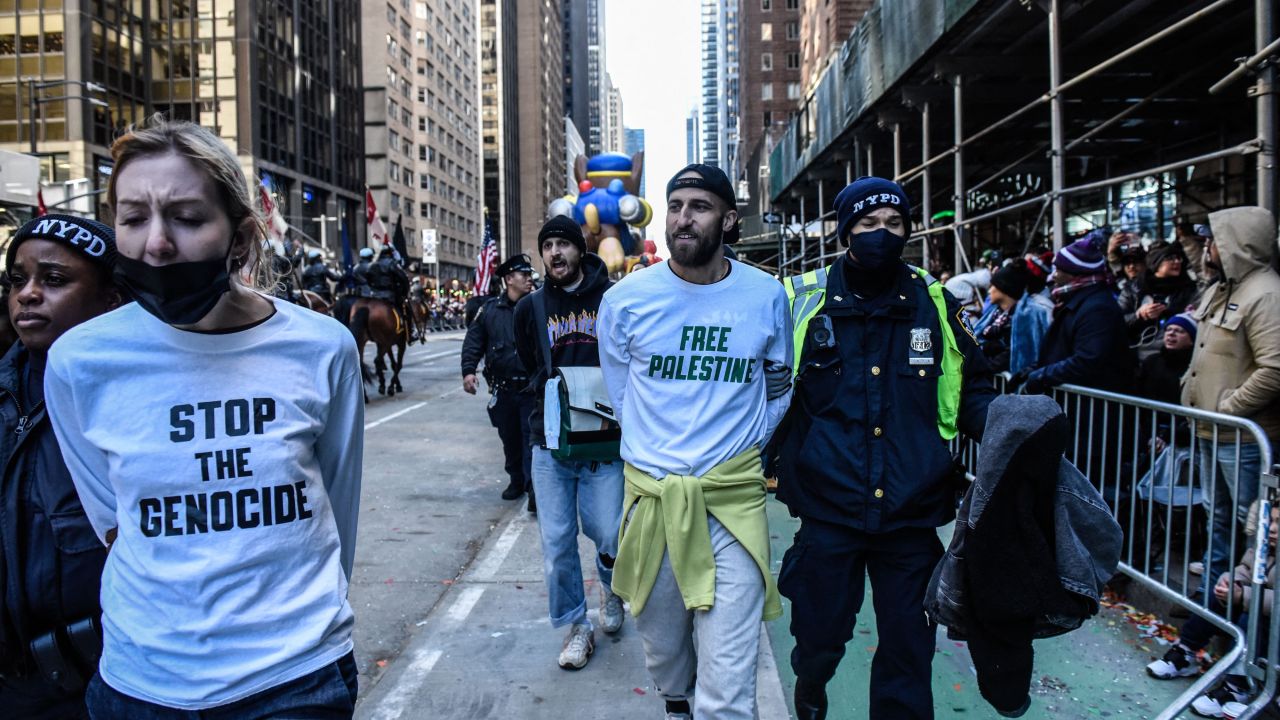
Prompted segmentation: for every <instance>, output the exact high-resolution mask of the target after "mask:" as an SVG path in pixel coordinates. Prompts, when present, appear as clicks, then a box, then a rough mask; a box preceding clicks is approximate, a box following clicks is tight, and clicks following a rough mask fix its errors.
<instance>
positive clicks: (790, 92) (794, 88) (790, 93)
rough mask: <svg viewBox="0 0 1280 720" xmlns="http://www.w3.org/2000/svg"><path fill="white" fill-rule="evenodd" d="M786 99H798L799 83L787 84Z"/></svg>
mask: <svg viewBox="0 0 1280 720" xmlns="http://www.w3.org/2000/svg"><path fill="white" fill-rule="evenodd" d="M787 99H788V100H799V99H800V83H787Z"/></svg>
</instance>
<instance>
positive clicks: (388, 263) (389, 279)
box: [369, 258, 408, 303]
mask: <svg viewBox="0 0 1280 720" xmlns="http://www.w3.org/2000/svg"><path fill="white" fill-rule="evenodd" d="M397 270H400V268H399V267H397V266H396V264H395V261H394V260H391V259H390V258H383V259H381V260H379V261H378V262H376V263H373V264H372V265H370V266H369V290H370V291H372V295H373V297H375V298H378V299H379V300H386V301H387V302H389V303H396V302H397V301H398V300H399V295H400V293H399V292H398V290H399V288H398V287H397V286H398V285H399V283H397V282H396V280H397V279H398V278H397V277H396V271H397ZM400 274H401V275H403V271H400ZM405 285H406V286H407V285H408V279H406V280H405Z"/></svg>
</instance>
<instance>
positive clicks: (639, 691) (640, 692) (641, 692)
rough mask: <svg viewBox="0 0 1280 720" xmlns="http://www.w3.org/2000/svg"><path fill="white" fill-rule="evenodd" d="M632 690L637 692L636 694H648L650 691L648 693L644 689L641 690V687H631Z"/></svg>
mask: <svg viewBox="0 0 1280 720" xmlns="http://www.w3.org/2000/svg"><path fill="white" fill-rule="evenodd" d="M631 692H633V693H635V694H637V695H646V694H648V693H646V692H645V691H644V690H641V689H640V688H631Z"/></svg>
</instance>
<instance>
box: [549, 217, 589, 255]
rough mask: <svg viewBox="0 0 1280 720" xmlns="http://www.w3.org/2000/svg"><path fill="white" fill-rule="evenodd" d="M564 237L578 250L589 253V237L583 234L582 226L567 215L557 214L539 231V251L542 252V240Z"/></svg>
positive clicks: (584, 253)
mask: <svg viewBox="0 0 1280 720" xmlns="http://www.w3.org/2000/svg"><path fill="white" fill-rule="evenodd" d="M553 237H558V238H564V239H565V240H568V241H569V242H571V243H573V246H574V247H576V248H578V252H580V253H582V254H583V255H586V254H587V239H586V238H585V237H583V236H582V227H581V226H580V225H578V223H576V222H574V221H573V218H570V217H568V216H565V215H556V216H555V217H553V218H551V219H550V220H548V221H546V222H545V223H543V224H542V229H541V230H539V231H538V253H539V254H541V253H542V241H543V240H546V239H547V238H553Z"/></svg>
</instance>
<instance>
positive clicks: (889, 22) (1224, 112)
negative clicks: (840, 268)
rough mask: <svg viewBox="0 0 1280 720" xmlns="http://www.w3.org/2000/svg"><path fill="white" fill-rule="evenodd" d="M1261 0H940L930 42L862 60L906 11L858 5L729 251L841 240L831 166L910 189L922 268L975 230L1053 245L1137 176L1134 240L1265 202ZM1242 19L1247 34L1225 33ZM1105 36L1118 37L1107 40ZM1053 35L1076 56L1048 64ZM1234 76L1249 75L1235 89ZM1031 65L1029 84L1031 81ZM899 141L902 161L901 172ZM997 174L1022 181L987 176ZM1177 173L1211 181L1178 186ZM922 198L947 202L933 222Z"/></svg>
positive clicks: (971, 246) (769, 253) (956, 261)
mask: <svg viewBox="0 0 1280 720" xmlns="http://www.w3.org/2000/svg"><path fill="white" fill-rule="evenodd" d="M1274 4H1275V3H1274V0H1201V1H1199V2H1192V3H1163V2H1158V0H1123V1H1122V2H1115V3H1083V2H1078V1H1076V0H991V1H989V2H967V3H966V2H963V1H962V0H956V2H955V3H949V4H948V7H946V8H944V12H945V17H944V18H943V20H942V21H937V20H935V21H932V25H933V26H935V27H934V33H935V36H936V39H935V40H934V42H933V43H932V44H931V45H930V46H929V47H927V48H924V49H922V50H921V51H920V54H919V57H917V58H915V59H914V60H912V59H911V58H906V59H902V58H899V59H898V60H897V61H896V62H897V63H898V65H899V66H901V67H900V69H894V70H893V72H895V73H897V74H896V75H893V74H892V73H891V72H890V69H889V68H888V62H889V61H888V60H882V61H881V62H883V63H884V66H883V67H881V66H876V65H875V63H876V61H877V57H876V56H878V55H883V54H885V53H887V52H888V49H887V46H886V43H889V42H891V41H892V40H893V39H894V38H895V37H897V36H900V35H902V34H903V32H904V27H902V26H904V24H905V23H910V22H918V20H917V19H915V18H911V17H906V18H903V17H899V16H896V15H895V16H893V17H892V18H891V17H890V15H889V13H890V12H892V11H890V10H884V12H883V13H882V12H880V10H881V9H882V8H881V6H885V7H888V6H889V5H894V4H892V3H885V2H881V3H878V5H877V6H876V7H874V8H873V9H872V11H871V12H869V13H868V16H867V19H865V20H864V22H863V26H865V27H860V29H859V30H858V31H855V33H854V37H852V38H850V41H849V43H847V44H846V49H845V53H844V54H843V56H842V58H841V62H839V63H833V64H832V66H831V67H830V68H829V69H828V71H827V76H830V77H824V78H823V81H822V82H820V83H819V87H818V90H817V91H816V92H815V94H814V96H812V97H811V98H809V100H808V102H806V103H805V105H804V107H802V109H801V111H800V112H799V113H798V115H797V117H796V118H795V119H794V120H793V122H792V126H791V128H790V129H789V131H788V133H787V136H786V137H784V139H783V141H782V142H780V143H779V145H778V147H777V148H775V150H774V153H773V155H772V157H771V158H770V162H769V165H770V168H769V173H770V182H771V191H772V195H773V196H772V198H771V200H772V207H771V208H770V209H772V210H774V211H781V212H783V213H784V214H785V215H787V216H788V222H786V223H785V224H784V225H783V226H782V227H781V228H771V227H763V226H759V225H758V224H756V225H755V226H754V227H756V228H758V232H756V233H754V234H748V233H744V243H743V245H742V247H741V250H742V251H743V252H741V254H742V255H744V256H745V257H747V258H748V259H749V260H751V261H752V262H754V263H755V264H757V265H759V266H761V267H764V268H766V269H768V270H770V271H773V272H776V273H777V274H779V275H790V274H796V273H800V272H803V271H805V270H808V269H812V268H813V267H816V266H818V265H821V264H826V263H829V262H830V261H831V260H832V259H833V258H834V257H836V256H837V255H838V254H839V252H840V251H841V250H842V248H841V247H840V245H839V243H838V241H837V239H836V238H835V237H834V236H833V228H834V222H833V221H834V217H833V216H832V211H831V209H830V208H829V207H828V201H829V198H832V197H834V195H835V192H836V191H838V190H839V188H840V187H842V185H841V184H840V183H841V182H846V183H847V182H848V181H850V180H851V179H852V178H854V177H857V176H861V175H872V174H877V175H881V176H890V177H893V178H895V179H896V180H897V181H898V182H899V183H901V184H903V186H904V187H905V188H906V189H907V192H908V194H909V195H911V196H912V197H913V198H914V199H916V200H917V204H918V205H919V207H920V211H921V212H920V215H919V216H918V217H917V218H916V219H915V221H914V223H913V235H912V241H913V245H912V248H913V250H912V252H914V253H915V255H914V256H913V258H912V259H913V260H915V261H919V262H922V263H924V264H925V265H926V266H930V265H932V266H933V267H934V268H935V269H941V268H945V267H946V265H948V263H947V256H948V255H949V258H950V263H949V264H950V269H952V270H954V271H956V272H961V271H963V270H965V269H967V268H969V267H970V265H971V261H970V257H971V254H972V252H974V251H975V250H976V247H977V245H978V240H977V238H976V236H977V235H979V234H984V235H988V236H992V237H988V238H987V239H986V243H985V244H987V245H992V244H993V242H992V241H993V240H994V244H997V245H1002V246H1004V247H1005V248H1006V249H1012V250H1018V249H1021V250H1022V251H1024V252H1025V250H1026V249H1027V247H1028V246H1030V245H1032V244H1033V242H1034V241H1035V240H1036V239H1037V238H1042V240H1041V244H1043V245H1045V246H1048V247H1051V248H1053V249H1057V248H1060V247H1062V246H1063V245H1064V244H1065V243H1067V242H1069V240H1070V236H1071V235H1072V234H1073V233H1072V230H1071V228H1069V225H1071V224H1075V225H1076V226H1077V227H1076V231H1077V232H1078V231H1079V230H1080V229H1081V228H1080V225H1082V224H1084V225H1085V226H1086V228H1087V227H1088V226H1099V225H1102V224H1111V223H1113V222H1115V221H1116V220H1117V212H1116V210H1117V202H1118V200H1120V199H1121V198H1118V197H1117V192H1118V191H1122V190H1123V188H1125V187H1126V184H1134V183H1142V184H1143V185H1144V188H1146V187H1147V186H1149V188H1147V189H1144V190H1143V191H1142V192H1143V196H1142V197H1143V198H1150V199H1144V202H1148V203H1150V202H1153V203H1154V204H1155V205H1156V207H1155V209H1154V221H1153V222H1152V221H1149V220H1147V219H1144V216H1143V215H1142V213H1143V212H1144V211H1143V210H1142V208H1141V207H1139V208H1138V209H1137V210H1135V211H1134V212H1137V213H1139V221H1138V222H1139V225H1141V226H1142V227H1143V229H1144V232H1145V231H1146V228H1148V227H1151V226H1152V225H1154V229H1153V230H1152V231H1151V233H1150V234H1151V235H1152V236H1153V239H1160V238H1164V237H1166V236H1167V230H1168V229H1169V228H1171V227H1172V226H1173V220H1174V219H1175V217H1181V218H1182V219H1184V220H1186V219H1188V218H1199V217H1201V216H1203V215H1206V214H1207V213H1208V212H1209V211H1211V210H1213V209H1217V208H1219V207H1224V206H1227V205H1232V204H1257V205H1260V206H1262V207H1265V208H1267V209H1269V210H1271V211H1272V212H1273V213H1274V212H1275V211H1276V205H1277V202H1276V181H1275V174H1276V168H1275V140H1276V97H1275V89H1274V88H1275V72H1276V70H1275V66H1274V64H1273V60H1274V59H1275V56H1276V55H1277V54H1280V41H1277V40H1276V37H1275V29H1274V23H1275V18H1274V12H1275V10H1274ZM1104 5H1105V6H1106V7H1105V8H1102V7H1101V6H1104ZM1175 5H1176V6H1178V7H1173V6H1175ZM1099 13H1101V14H1099ZM1247 26H1252V27H1251V29H1252V31H1253V32H1251V33H1244V32H1242V31H1243V30H1244V29H1246V27H1247ZM939 28H940V29H939ZM1064 28H1065V29H1066V30H1069V31H1070V32H1071V34H1070V35H1068V34H1064ZM911 30H912V29H911V28H910V27H909V26H906V27H905V31H907V32H910V31H911ZM922 32H923V31H922ZM874 33H879V34H880V37H869V36H871V35H872V34H874ZM926 34H927V33H926ZM1116 37H1122V38H1128V41H1127V42H1125V43H1124V44H1122V45H1117V44H1116V43H1110V42H1107V40H1108V39H1110V38H1116ZM1037 38H1039V39H1037ZM1097 46H1102V47H1106V48H1109V49H1108V50H1107V51H1105V52H1098V51H1096V50H1095V48H1096V47H1097ZM991 48H1001V49H1004V48H1012V50H1006V51H1004V52H1001V51H1000V50H993V49H991ZM984 49H985V50H986V52H975V50H977V51H981V50H984ZM1064 51H1069V53H1068V54H1067V57H1068V58H1070V59H1071V60H1072V61H1073V62H1080V61H1084V62H1086V63H1087V65H1086V66H1084V67H1083V69H1081V70H1079V71H1077V72H1074V73H1070V72H1067V71H1066V69H1064V66H1063V57H1064ZM1188 55H1194V56H1198V57H1199V59H1194V58H1191V57H1188ZM1046 56H1047V57H1046ZM1036 58H1040V59H1039V60H1036ZM859 68H861V69H859ZM868 68H869V69H868ZM1044 70H1047V73H1046V72H1043V71H1044ZM1224 75H1225V77H1224ZM877 77H879V78H880V80H879V81H877V80H876V78H877ZM1247 77H1251V78H1252V79H1253V83H1252V84H1251V85H1249V86H1248V88H1247V91H1241V86H1240V84H1239V81H1240V80H1242V79H1245V78H1247ZM1036 81H1042V82H1044V85H1042V86H1041V88H1040V89H1038V90H1037V89H1035V87H1034V86H1035V84H1036ZM1214 81H1216V82H1214ZM877 84H881V85H882V87H881V88H880V92H879V94H876V93H875V92H873V90H874V89H875V88H874V86H875V85H877ZM868 86H872V90H868V89H867V87H868ZM1019 95H1021V97H1020V98H1019V97H1018V96H1019ZM1027 98H1030V99H1029V100H1028V99H1027ZM1249 104H1252V106H1253V112H1252V113H1250V112H1249V111H1248V110H1249ZM948 105H949V106H950V107H947V106H948ZM859 108H861V111H860V112H857V111H858V109H859ZM946 110H950V111H951V112H950V113H947V114H949V115H950V116H951V118H950V123H949V124H950V126H951V127H950V137H949V140H950V142H949V143H946V146H945V147H942V148H941V149H940V150H938V151H935V148H938V147H939V146H942V145H943V144H944V143H940V142H939V140H940V137H945V135H940V133H944V132H945V131H946V130H947V128H945V127H940V126H941V125H944V124H947V123H946V120H945V119H943V120H942V122H941V123H940V122H939V119H940V118H939V115H940V114H942V113H945V111H946ZM855 112H856V114H854V113H855ZM1250 116H1252V122H1248V119H1249V117H1250ZM842 122H843V125H841V123H842ZM979 122H980V123H981V125H980V126H977V127H976V128H974V127H971V126H974V125H977V124H978V123H979ZM917 129H918V134H917V133H916V132H913V130H917ZM1073 131H1074V132H1073ZM1071 136H1074V137H1072V138H1071V139H1068V137H1071ZM916 138H918V139H916ZM913 151H915V152H918V153H919V158H920V161H919V163H918V164H915V165H914V166H911V167H907V168H904V167H903V164H904V158H906V157H909V156H911V155H913V154H914V153H913ZM877 155H879V157H881V158H885V157H889V158H891V165H892V167H891V170H892V172H889V170H890V167H889V163H886V162H885V161H884V160H881V161H880V163H879V165H877ZM948 159H950V160H951V163H950V164H951V173H950V177H949V178H948V177H946V175H945V174H944V172H943V164H944V163H945V161H946V160H948ZM1250 160H1252V165H1253V167H1252V170H1253V173H1252V174H1250V173H1249V172H1248V167H1247V165H1248V164H1249V161H1250ZM1099 166H1100V167H1099ZM1210 167H1215V168H1216V171H1213V172H1210V171H1209V170H1207V169H1206V168H1210ZM1250 175H1252V176H1251V177H1250ZM1011 178H1012V179H1013V180H1012V182H1014V183H1017V182H1018V181H1019V179H1022V180H1026V182H1025V183H1024V184H1025V185H1026V186H1027V187H1021V186H1020V187H1018V191H1017V192H1009V191H1008V190H1003V191H1002V190H1001V188H1007V187H1008V186H1009V185H1010V183H1011ZM940 181H941V182H940ZM1197 183H1198V184H1199V185H1202V186H1205V187H1208V188H1210V189H1217V190H1218V196H1217V197H1215V198H1212V199H1210V200H1204V199H1203V198H1201V197H1199V196H1198V195H1196V194H1195V193H1191V192H1189V190H1188V188H1190V187H1191V186H1192V185H1195V184H1197ZM1122 194H1123V193H1122ZM1091 198H1092V199H1091ZM1102 198H1105V199H1102ZM1188 198H1192V199H1190V200H1189V199H1188ZM979 201H984V202H979ZM1073 201H1075V202H1076V207H1075V208H1074V209H1073V207H1072V203H1073ZM1090 202H1093V203H1094V204H1095V206H1098V205H1101V208H1098V212H1095V213H1094V215H1093V216H1090V217H1087V218H1080V217H1077V216H1078V215H1080V214H1081V212H1082V211H1081V210H1080V208H1081V207H1082V206H1084V205H1088V203H1090ZM1170 204H1172V205H1173V207H1169V205H1170ZM940 207H946V209H949V210H950V211H951V212H952V213H953V215H952V217H950V218H949V220H948V221H946V222H943V223H940V224H934V223H933V222H932V218H933V217H934V211H935V210H936V209H938V208H940ZM1032 217H1034V218H1035V220H1034V221H1032V222H1031V223H1030V224H1028V223H1027V220H1028V219H1029V218H1032ZM1119 220H1120V221H1121V223H1122V224H1123V222H1125V214H1124V213H1119ZM1015 226H1016V229H1015ZM947 245H950V253H947V252H946V250H947V248H946V246H947Z"/></svg>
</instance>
